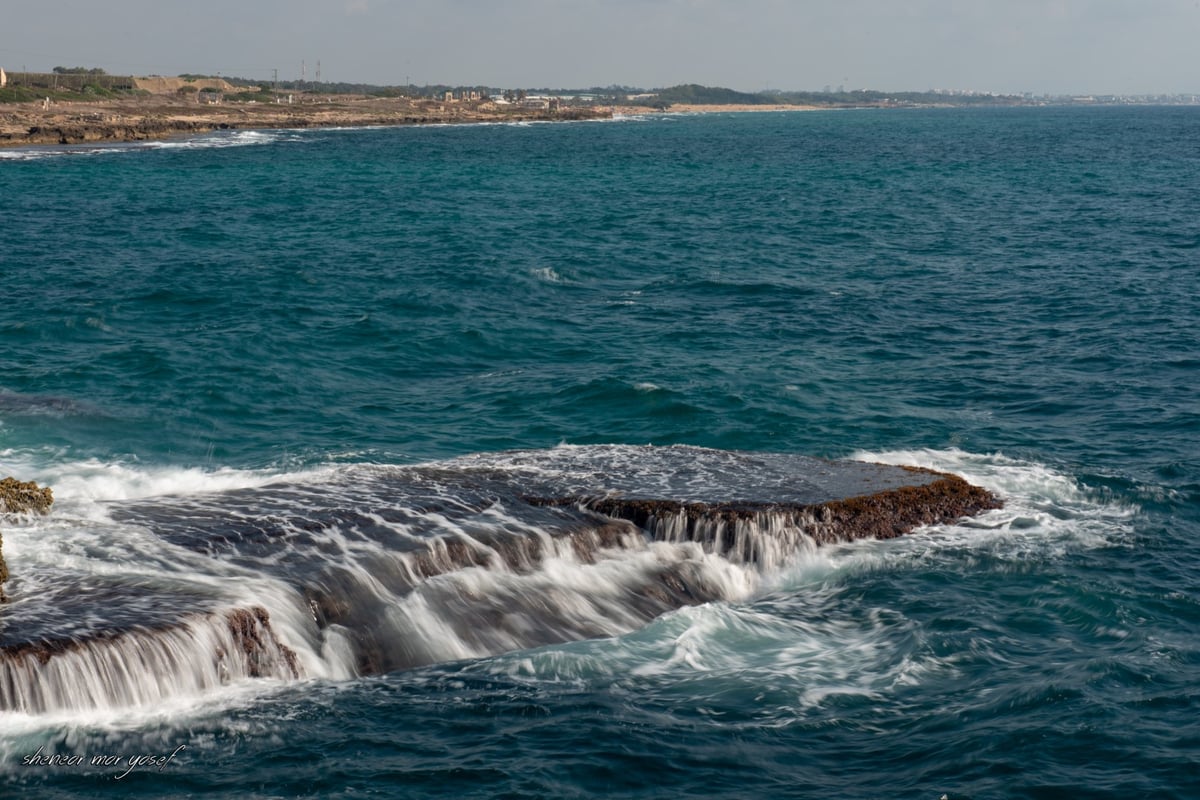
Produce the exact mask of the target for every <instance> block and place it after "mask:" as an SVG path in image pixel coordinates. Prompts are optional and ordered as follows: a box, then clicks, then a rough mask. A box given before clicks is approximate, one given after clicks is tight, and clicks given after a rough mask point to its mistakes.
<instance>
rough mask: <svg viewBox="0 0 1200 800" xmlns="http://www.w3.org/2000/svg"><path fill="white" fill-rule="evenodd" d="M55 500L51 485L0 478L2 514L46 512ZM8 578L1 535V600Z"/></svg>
mask: <svg viewBox="0 0 1200 800" xmlns="http://www.w3.org/2000/svg"><path fill="white" fill-rule="evenodd" d="M53 502H54V492H52V491H51V490H50V487H48V486H46V487H39V486H38V485H37V484H36V483H34V482H33V481H19V480H17V479H16V478H11V477H9V478H5V479H4V480H0V514H5V513H8V514H24V513H28V512H37V513H39V514H45V513H46V512H47V511H49V510H50V504H51V503H53ZM7 580H8V565H7V564H5V563H4V537H3V536H0V602H3V601H4V600H5V599H6V598H5V596H4V586H3V584H4V582H5V581H7Z"/></svg>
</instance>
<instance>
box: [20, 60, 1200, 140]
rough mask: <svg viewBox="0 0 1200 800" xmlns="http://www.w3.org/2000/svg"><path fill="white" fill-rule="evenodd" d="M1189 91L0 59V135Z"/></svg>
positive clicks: (1004, 102) (1187, 100)
mask: <svg viewBox="0 0 1200 800" xmlns="http://www.w3.org/2000/svg"><path fill="white" fill-rule="evenodd" d="M1197 102H1198V98H1197V97H1196V96H1192V95H1188V96H1170V97H1157V96H1156V97H1118V96H1100V97H1096V96H1086V97H1049V96H1042V97H1033V96H1031V95H1001V94H993V93H979V92H949V91H927V92H880V91H872V90H853V91H845V90H844V89H843V88H841V87H839V88H838V89H836V90H835V89H832V88H831V87H826V88H825V89H823V90H821V91H812V92H776V91H770V92H755V93H749V92H738V91H734V90H732V89H725V88H720V87H709V86H700V85H698V84H683V85H679V86H673V87H670V88H667V89H653V90H644V89H638V88H635V87H629V86H608V87H593V88H590V89H549V88H541V89H498V88H494V87H486V86H443V85H426V86H414V85H411V84H410V85H406V86H376V85H369V84H347V83H321V82H314V81H274V82H263V81H251V80H246V79H240V78H232V77H221V76H212V75H180V76H176V77H163V76H150V77H134V76H123V75H109V74H108V73H106V72H105V71H104V70H101V69H95V68H92V69H89V68H85V67H55V68H54V70H53V71H52V72H49V73H35V72H24V71H22V72H17V73H13V72H5V71H4V70H3V69H0V146H5V145H7V146H20V145H36V144H82V143H88V142H100V141H140V140H146V139H162V138H168V137H172V136H179V135H187V134H195V133H204V132H207V131H213V130H223V129H270V128H309V127H329V126H355V127H358V126H374V125H406V124H409V125H411V124H431V123H443V124H444V123H469V122H504V121H530V120H539V121H540V120H546V121H549V120H581V119H603V118H607V117H612V116H614V115H616V114H638V113H649V112H703V111H767V110H807V109H819V108H914V107H960V106H1022V105H1049V104H1055V105H1058V104H1138V103H1140V104H1156V105H1161V104H1196V103H1197Z"/></svg>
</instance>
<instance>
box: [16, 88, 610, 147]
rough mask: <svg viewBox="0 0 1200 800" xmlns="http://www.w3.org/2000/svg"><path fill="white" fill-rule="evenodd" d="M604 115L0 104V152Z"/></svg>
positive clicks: (155, 103) (379, 101) (369, 101)
mask: <svg viewBox="0 0 1200 800" xmlns="http://www.w3.org/2000/svg"><path fill="white" fill-rule="evenodd" d="M612 116H613V112H612V110H611V109H609V108H597V107H584V108H574V107H563V108H547V109H541V108H521V107H518V106H514V105H500V104H496V103H491V102H471V103H465V102H439V101H434V100H410V99H407V98H368V97H358V96H347V97H330V98H324V99H321V100H319V101H312V100H311V99H306V100H305V101H304V102H297V103H202V102H197V101H196V100H176V99H174V98H170V97H163V96H150V97H129V98H121V99H115V100H102V101H97V102H53V101H42V102H33V103H12V104H7V105H0V147H24V146H31V145H76V144H90V143H97V142H139V141H147V140H157V139H168V138H172V137H178V136H188V135H195V134H202V133H208V132H211V131H217V130H270V129H295V128H319V127H370V126H392V125H422V124H427V125H428V124H455V123H464V124H465V123H478V122H526V121H570V120H587V119H608V118H611V117H612Z"/></svg>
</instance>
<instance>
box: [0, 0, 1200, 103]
mask: <svg viewBox="0 0 1200 800" xmlns="http://www.w3.org/2000/svg"><path fill="white" fill-rule="evenodd" d="M318 61H319V62H320V69H321V79H322V80H325V81H348V82H362V83H377V84H401V83H404V82H405V81H406V80H411V81H412V82H414V83H417V84H432V83H443V84H451V85H475V84H480V85H485V86H491V87H498V88H522V87H523V88H534V87H550V88H582V87H589V86H609V85H613V84H617V85H627V86H639V87H645V88H660V87H665V86H672V85H675V84H679V83H701V84H707V85H710V86H727V87H730V88H734V89H740V90H743V91H757V90H761V89H785V90H786V89H822V88H824V87H826V86H831V87H833V88H837V87H838V86H844V87H845V88H846V89H858V88H869V89H881V90H890V91H899V90H925V89H943V88H944V89H973V90H978V91H994V92H1035V93H1038V94H1042V93H1052V94H1076V93H1106V94H1107V93H1115V94H1154V93H1200V0H202V1H193V2H179V1H178V0H104V2H99V0H53V2H50V1H47V2H41V1H40V0H39V2H19V1H18V0H0V67H4V68H5V69H6V70H8V71H10V72H13V71H18V70H20V69H21V68H22V67H23V66H24V67H27V68H28V69H29V70H36V71H49V70H50V69H51V68H52V67H54V66H60V65H61V66H88V67H101V68H103V69H105V70H106V71H108V72H110V73H115V74H136V75H148V74H160V75H178V74H180V73H184V72H193V73H205V74H217V73H220V74H222V75H232V76H239V77H246V78H253V79H261V80H269V79H270V78H271V75H272V70H273V69H277V70H278V71H279V78H280V79H295V78H299V77H301V63H302V62H303V63H304V65H305V70H306V76H307V77H308V78H309V79H310V80H312V79H314V78H315V77H316V69H317V62H318Z"/></svg>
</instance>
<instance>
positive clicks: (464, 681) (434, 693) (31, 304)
mask: <svg viewBox="0 0 1200 800" xmlns="http://www.w3.org/2000/svg"><path fill="white" fill-rule="evenodd" d="M1198 189H1200V108H1196V107H1079V106H1074V107H1040V108H1034V107H1022V108H969V109H961V108H959V109H863V110H828V111H805V112H763V113H708V114H698V115H689V114H669V113H668V114H656V115H646V116H621V115H619V114H618V115H617V116H616V117H614V118H613V119H611V120H602V121H583V122H569V123H531V124H473V125H441V126H439V125H430V126H408V127H393V128H369V129H310V130H273V131H243V130H231V131H221V132H215V133H211V134H205V135H200V136H194V137H191V138H184V139H177V140H170V141H162V142H148V143H132V144H107V143H99V144H87V145H78V146H61V147H56V146H47V147H38V148H18V149H0V477H3V476H7V475H12V476H13V477H16V478H18V479H19V480H22V481H36V482H37V483H38V484H39V485H42V486H49V487H51V488H52V489H53V492H54V505H53V507H52V508H51V510H50V512H49V513H48V514H46V515H44V516H43V515H30V514H23V515H16V516H13V515H9V516H8V517H7V518H6V519H4V520H3V522H2V523H0V535H2V536H3V554H4V557H5V559H6V561H7V564H8V569H9V572H10V574H11V576H10V578H9V580H8V581H7V583H6V584H4V589H5V593H6V594H7V595H8V601H7V602H6V603H5V604H4V605H2V606H0V646H7V647H8V648H9V651H10V658H9V661H8V667H7V671H5V672H3V673H0V674H3V676H4V677H3V681H0V701H2V702H0V796H3V797H5V798H8V797H12V798H18V797H19V798H48V799H60V798H63V799H65V798H95V797H107V796H121V797H135V798H230V800H233V799H234V798H237V799H238V800H267V799H268V798H272V799H273V798H365V797H378V798H426V797H445V798H591V797H623V798H661V797H687V798H806V799H807V798H812V799H813V800H840V799H842V798H845V799H847V800H850V799H852V798H854V799H856V798H884V797H886V798H914V799H917V798H920V799H923V800H939V799H940V798H945V799H946V800H963V799H966V798H978V799H979V800H983V798H989V799H991V798H997V799H999V798H1046V799H1047V800H1048V799H1049V798H1068V797H1069V798H1112V799H1113V800H1117V799H1118V798H1119V799H1120V800H1128V799H1129V798H1155V800H1169V799H1171V798H1197V797H1200V391H1198V387H1200V190H1198ZM826 460H829V461H833V462H836V463H838V464H842V463H843V462H847V461H849V462H863V464H864V467H863V468H864V469H868V468H869V469H877V468H875V467H866V466H865V465H866V464H884V465H913V466H919V467H926V468H930V469H934V470H938V471H942V472H949V473H953V474H955V475H959V476H961V477H963V478H965V479H967V480H968V481H970V482H971V483H974V484H976V485H978V486H982V487H984V488H986V489H988V490H990V491H991V492H993V493H994V494H995V495H996V496H997V497H998V498H1000V499H1001V500H1002V501H1003V504H1004V505H1003V507H1002V508H999V509H994V510H988V511H985V512H983V513H981V514H979V515H978V516H976V517H973V518H969V519H961V520H958V521H954V522H950V523H945V524H936V525H929V526H925V527H921V528H918V529H917V530H915V531H913V532H912V533H911V534H909V535H907V536H903V537H900V538H896V539H889V540H874V539H867V540H858V541H842V542H834V543H825V544H821V545H819V546H818V545H817V544H816V543H815V542H811V541H805V540H804V537H792V539H791V540H789V541H790V542H791V544H790V545H789V546H788V547H786V548H781V549H779V550H778V551H775V552H774V555H773V557H771V558H761V559H741V558H737V557H735V556H734V555H731V554H729V553H722V552H720V551H716V550H712V549H705V548H704V547H703V546H701V545H699V544H697V543H696V542H671V541H648V540H645V539H643V538H640V537H638V536H628V535H627V534H628V531H625V532H624V533H622V532H620V531H618V532H616V533H613V536H615V537H617V538H616V539H612V540H611V541H607V543H605V544H604V546H597V547H594V548H591V549H587V548H581V547H579V546H574V545H572V544H571V542H572V538H571V537H572V536H575V535H576V534H575V533H570V532H569V531H576V533H578V530H579V527H578V526H580V525H584V524H585V523H586V521H587V520H589V519H592V518H593V516H594V515H593V516H589V513H588V512H585V510H583V509H582V507H575V508H572V507H569V506H562V507H557V508H552V507H544V508H536V509H535V508H534V507H532V506H529V505H527V504H526V503H524V501H523V498H524V497H525V496H526V495H527V494H529V493H536V492H542V493H554V492H559V493H563V492H566V493H569V492H572V491H574V492H592V493H596V494H605V493H609V494H611V493H613V492H622V491H624V492H633V491H642V492H657V493H658V495H663V496H669V497H678V498H681V499H684V500H687V501H689V502H692V501H696V502H700V501H704V500H706V499H710V498H711V499H713V500H722V499H732V500H737V499H740V498H739V497H737V496H734V495H736V494H737V493H738V492H740V491H750V490H751V489H754V490H756V491H759V492H760V493H763V494H764V495H766V496H767V499H769V496H770V495H772V493H774V492H775V491H777V490H780V491H782V490H783V489H785V488H786V487H787V486H788V485H790V483H789V481H792V480H793V479H794V480H795V481H803V480H805V479H806V477H807V476H808V473H809V472H811V471H812V470H813V469H816V467H814V466H813V465H819V464H821V463H825V461H826ZM879 469H882V468H879ZM718 495H719V496H718ZM581 520H583V521H581ZM573 526H574V527H573ZM622 530H625V529H622ZM564 531H566V533H564ZM579 535H580V536H582V534H579ZM756 535H761V536H763V537H769V536H770V535H772V532H771V531H769V530H763V531H759V532H758V534H756ZM620 537H625V538H620ZM618 539H619V541H618ZM506 543H507V544H506ZM513 543H520V546H521V547H526V546H528V547H527V549H526V550H521V551H520V552H519V553H517V554H516V555H513V552H515V551H513V550H505V549H504V548H505V547H513V546H515V545H513ZM422 554H424V555H422ZM439 559H440V560H439ZM456 559H457V560H456ZM313 587H316V589H314V588H313ZM663 587H673V588H672V589H671V591H668V590H667V589H664V588H663ZM680 587H682V588H680ZM672 592H674V593H672ZM35 642H42V643H43V645H44V646H43V647H42V649H41V650H37V651H36V652H35V651H34V650H30V649H28V647H29V646H31V645H30V643H35ZM22 643H25V645H24V646H26V650H21V649H20V648H21V647H22ZM14 648H16V649H15V650H14ZM13 653H17V655H12V654H13ZM21 653H24V655H21Z"/></svg>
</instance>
